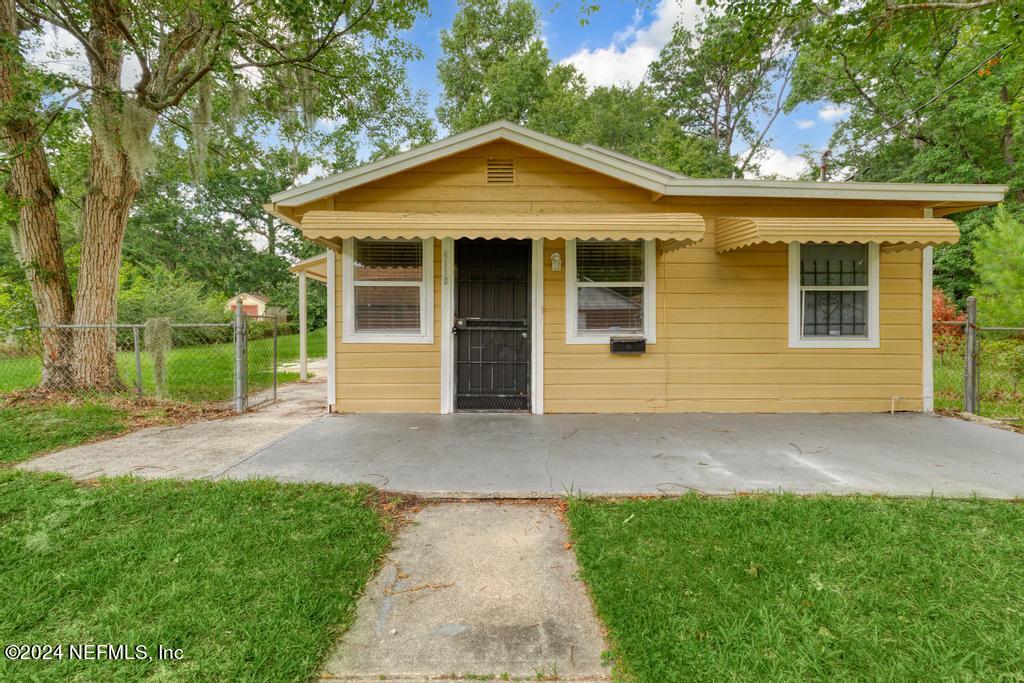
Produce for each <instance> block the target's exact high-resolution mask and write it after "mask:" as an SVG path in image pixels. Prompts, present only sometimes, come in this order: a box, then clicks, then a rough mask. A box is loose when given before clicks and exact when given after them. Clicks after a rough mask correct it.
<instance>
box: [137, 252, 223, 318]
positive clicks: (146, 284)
mask: <svg viewBox="0 0 1024 683" xmlns="http://www.w3.org/2000/svg"><path fill="white" fill-rule="evenodd" d="M120 279H121V291H120V293H119V295H118V314H117V317H118V322H122V323H144V322H145V321H146V320H148V319H150V318H169V319H170V320H171V322H172V323H215V322H228V321H229V320H230V318H231V316H230V313H228V312H227V311H225V310H224V302H225V301H226V300H227V297H226V296H224V295H222V294H220V293H210V292H208V291H207V290H206V288H205V287H204V286H203V284H202V283H200V282H195V281H194V280H189V279H188V278H187V277H185V276H184V275H180V274H178V273H175V272H173V271H170V270H167V269H166V268H164V267H162V266H157V267H155V268H153V269H151V270H149V271H147V272H143V271H141V270H140V269H138V268H137V267H135V266H132V265H130V264H126V265H125V266H124V267H123V268H122V269H121V278H120Z"/></svg>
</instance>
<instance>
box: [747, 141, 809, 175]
mask: <svg viewBox="0 0 1024 683" xmlns="http://www.w3.org/2000/svg"><path fill="white" fill-rule="evenodd" d="M746 155H747V151H746V150H744V151H742V152H740V153H739V154H738V155H736V157H737V158H738V159H743V158H745V157H746ZM754 161H755V162H756V163H757V165H758V166H759V167H760V169H759V171H758V172H757V173H752V172H750V171H749V170H748V171H747V172H746V173H744V174H743V175H744V177H746V178H779V179H781V180H796V179H797V178H799V177H800V176H802V175H803V174H805V173H807V171H808V170H809V169H808V166H807V161H806V160H805V159H804V158H803V157H801V156H798V155H796V154H786V153H785V152H783V151H782V150H781V149H775V148H774V147H769V148H768V149H764V150H762V151H761V152H760V153H758V154H757V156H755V157H754Z"/></svg>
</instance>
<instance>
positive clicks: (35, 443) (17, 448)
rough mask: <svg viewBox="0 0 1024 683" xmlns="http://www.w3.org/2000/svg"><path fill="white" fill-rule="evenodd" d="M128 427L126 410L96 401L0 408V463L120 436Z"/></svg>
mask: <svg viewBox="0 0 1024 683" xmlns="http://www.w3.org/2000/svg"><path fill="white" fill-rule="evenodd" d="M129 424H130V422H129V415H128V413H127V412H126V411H125V410H124V409H121V408H117V407H114V406H111V405H109V404H106V403H102V402H96V401H86V402H83V403H78V404H74V405H69V404H45V405H42V404H40V405H18V406H5V405H2V404H0V433H2V434H3V437H2V438H0V463H8V462H17V461H18V460H24V459H26V458H29V457H31V456H33V455H35V454H36V453H45V452H46V451H50V450H54V449H57V448H66V447H68V446H74V445H76V444H80V443H82V442H83V441H88V440H89V439H94V438H96V437H100V436H113V435H114V434H120V433H121V432H124V431H127V430H128V428H129Z"/></svg>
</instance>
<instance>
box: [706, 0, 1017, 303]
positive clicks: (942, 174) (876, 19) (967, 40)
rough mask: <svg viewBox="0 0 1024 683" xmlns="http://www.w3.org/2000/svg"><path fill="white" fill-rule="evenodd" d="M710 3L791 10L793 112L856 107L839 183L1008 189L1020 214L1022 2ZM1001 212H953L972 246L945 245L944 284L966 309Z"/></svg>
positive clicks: (842, 133) (939, 260)
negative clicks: (979, 250)
mask: <svg viewBox="0 0 1024 683" xmlns="http://www.w3.org/2000/svg"><path fill="white" fill-rule="evenodd" d="M708 4H710V5H712V6H714V7H715V11H718V12H724V13H727V14H734V15H736V16H741V17H743V18H744V21H745V22H746V23H754V24H757V23H761V22H763V21H764V19H765V17H768V16H772V15H784V16H787V17H788V21H790V22H793V23H794V24H795V25H797V26H799V30H798V31H796V32H794V33H793V34H792V36H791V40H792V43H793V45H794V49H795V51H796V52H797V53H798V54H799V57H798V59H797V63H796V69H795V72H794V75H793V87H792V92H791V93H790V95H789V96H788V98H787V101H786V107H787V108H789V109H792V108H793V107H796V106H797V105H799V104H801V103H808V102H811V103H819V102H822V101H826V102H831V103H833V104H834V105H835V106H837V107H840V108H842V109H844V110H846V111H847V112H848V114H847V116H845V117H844V118H842V119H841V120H839V121H838V122H837V124H836V126H835V129H834V132H833V135H832V137H831V140H830V141H829V143H828V147H829V149H830V152H831V156H832V163H831V164H830V168H829V174H828V175H829V179H831V180H858V181H882V182H919V183H929V182H931V183H1002V184H1007V185H1009V187H1010V192H1009V194H1008V198H1007V203H1008V204H1009V205H1010V207H1011V210H1012V211H1017V210H1018V209H1016V208H1015V207H1017V206H1018V205H1019V204H1020V202H1022V201H1024V166H1022V164H1021V157H1022V155H1024V115H1022V111H1021V110H1022V108H1024V34H1022V32H1024V2H1021V1H1020V0H998V1H992V2H969V3H968V2H963V3H948V2H947V3H932V2H922V3H910V2H905V3H904V2H899V1H898V0H895V1H894V0H856V1H854V2H840V1H839V0H797V1H795V2H794V1H791V0H721V1H719V0H713V1H712V2H709V3H708ZM821 151H822V150H817V151H816V153H815V154H814V155H813V156H819V157H820V154H821ZM993 215H994V214H993V211H992V209H989V208H983V209H979V210H976V211H972V212H964V213H961V214H958V215H954V216H952V217H953V218H954V219H955V220H956V221H957V223H958V224H959V225H960V228H961V234H962V240H961V242H960V243H958V244H956V245H952V246H947V247H941V248H938V249H936V252H935V280H936V284H938V285H939V286H941V287H942V288H943V289H944V290H945V292H946V293H947V294H948V295H949V296H950V297H951V298H952V299H953V300H954V301H956V302H957V303H958V305H961V306H962V305H963V300H964V298H965V297H966V296H967V295H968V294H970V293H971V291H972V290H973V288H974V287H975V286H976V284H977V280H978V279H977V276H976V274H975V271H974V268H975V262H976V261H977V260H976V259H975V258H973V256H972V252H973V248H974V244H975V237H976V235H980V234H981V233H982V232H984V230H985V229H986V227H987V226H988V225H990V224H991V221H992V218H993ZM979 262H980V261H979Z"/></svg>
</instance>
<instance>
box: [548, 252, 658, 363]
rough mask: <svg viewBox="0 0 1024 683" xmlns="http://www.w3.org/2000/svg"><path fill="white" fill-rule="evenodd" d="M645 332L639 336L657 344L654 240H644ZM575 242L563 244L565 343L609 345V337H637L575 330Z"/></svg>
mask: <svg viewBox="0 0 1024 683" xmlns="http://www.w3.org/2000/svg"><path fill="white" fill-rule="evenodd" d="M643 243H644V283H643V286H644V329H643V332H641V333H640V334H641V335H642V336H643V337H644V338H645V339H646V340H647V343H648V344H654V343H656V342H657V339H656V338H655V330H656V329H657V321H656V320H655V317H654V316H655V311H656V310H657V290H656V287H655V282H656V281H657V277H656V275H657V272H658V267H657V262H656V260H655V259H656V258H657V250H656V248H655V242H654V240H644V241H643ZM601 284H602V285H603V286H606V287H607V286H616V285H619V284H622V283H616V282H602V283H601ZM577 286H578V283H577V281H576V240H574V239H571V240H566V241H565V343H566V344H608V342H609V341H610V340H611V338H612V337H629V336H636V334H637V333H635V332H615V333H611V332H600V333H595V334H580V333H579V332H578V331H577V324H578V321H577V316H578V314H579V311H578V310H577V298H576V288H577Z"/></svg>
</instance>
